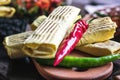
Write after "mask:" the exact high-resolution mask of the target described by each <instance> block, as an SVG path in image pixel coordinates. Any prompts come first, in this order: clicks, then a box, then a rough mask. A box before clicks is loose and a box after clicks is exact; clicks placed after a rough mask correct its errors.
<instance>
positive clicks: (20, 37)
mask: <svg viewBox="0 0 120 80" xmlns="http://www.w3.org/2000/svg"><path fill="white" fill-rule="evenodd" d="M31 34H32V31H27V32H23V33H19V34H14V35H10V36H7V37H5V39H4V42H3V44H4V47H5V48H6V50H7V53H8V55H9V57H10V58H22V57H27V55H26V54H25V53H24V51H23V46H24V41H25V39H26V38H27V37H28V36H30V35H31Z"/></svg>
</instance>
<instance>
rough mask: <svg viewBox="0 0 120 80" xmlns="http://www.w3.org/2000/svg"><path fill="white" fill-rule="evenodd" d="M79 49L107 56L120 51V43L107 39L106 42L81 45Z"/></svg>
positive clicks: (95, 54)
mask: <svg viewBox="0 0 120 80" xmlns="http://www.w3.org/2000/svg"><path fill="white" fill-rule="evenodd" d="M78 50H80V51H83V52H86V53H88V54H91V55H94V56H105V55H110V54H117V53H120V43H118V42H115V41H112V40H107V41H104V42H98V43H93V44H87V45H83V46H79V47H78Z"/></svg>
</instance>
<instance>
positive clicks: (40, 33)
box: [23, 6, 80, 58]
mask: <svg viewBox="0 0 120 80" xmlns="http://www.w3.org/2000/svg"><path fill="white" fill-rule="evenodd" d="M79 12H80V9H79V8H76V7H73V6H59V7H58V8H56V9H55V10H54V11H53V12H52V13H51V14H50V15H49V16H48V17H47V18H46V19H45V20H44V21H43V22H42V23H41V24H40V25H39V27H38V28H37V29H36V30H35V31H34V32H33V33H32V34H31V35H30V36H29V37H28V38H27V39H26V40H25V41H24V44H25V46H24V49H23V50H24V52H25V53H26V54H27V55H28V56H31V57H36V58H53V57H55V54H56V51H57V49H58V47H59V45H60V43H61V41H62V40H63V38H64V37H65V35H66V33H67V31H68V29H69V28H70V26H71V25H72V24H73V21H74V20H75V19H76V17H77V16H78V14H79Z"/></svg>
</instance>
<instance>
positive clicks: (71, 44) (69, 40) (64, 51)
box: [54, 20, 88, 66]
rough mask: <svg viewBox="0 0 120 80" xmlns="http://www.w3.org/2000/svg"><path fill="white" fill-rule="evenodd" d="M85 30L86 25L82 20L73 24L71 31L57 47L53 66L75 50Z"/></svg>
mask: <svg viewBox="0 0 120 80" xmlns="http://www.w3.org/2000/svg"><path fill="white" fill-rule="evenodd" d="M87 28H88V24H87V23H86V22H85V21H84V20H79V21H78V22H77V23H76V24H75V26H74V29H73V31H72V32H71V33H70V34H69V36H67V37H66V38H65V39H64V40H63V42H62V44H61V46H60V47H59V49H58V51H57V53H56V55H55V61H54V66H56V65H58V64H59V63H60V62H61V61H62V60H63V58H64V57H65V56H66V55H68V54H69V53H70V52H71V51H72V50H73V49H74V48H75V46H76V44H77V43H78V42H79V40H80V39H81V37H82V35H83V33H84V32H85V31H86V29H87Z"/></svg>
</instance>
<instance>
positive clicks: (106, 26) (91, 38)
mask: <svg viewBox="0 0 120 80" xmlns="http://www.w3.org/2000/svg"><path fill="white" fill-rule="evenodd" d="M116 28H117V25H116V23H115V22H113V21H112V20H111V18H110V17H104V18H97V19H94V20H93V21H92V22H91V23H90V24H89V28H88V29H87V31H86V32H85V33H84V35H83V37H82V38H81V40H80V41H79V43H78V44H77V47H79V46H81V45H85V44H91V43H95V42H101V41H106V40H109V39H111V38H113V37H114V33H115V32H116Z"/></svg>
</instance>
